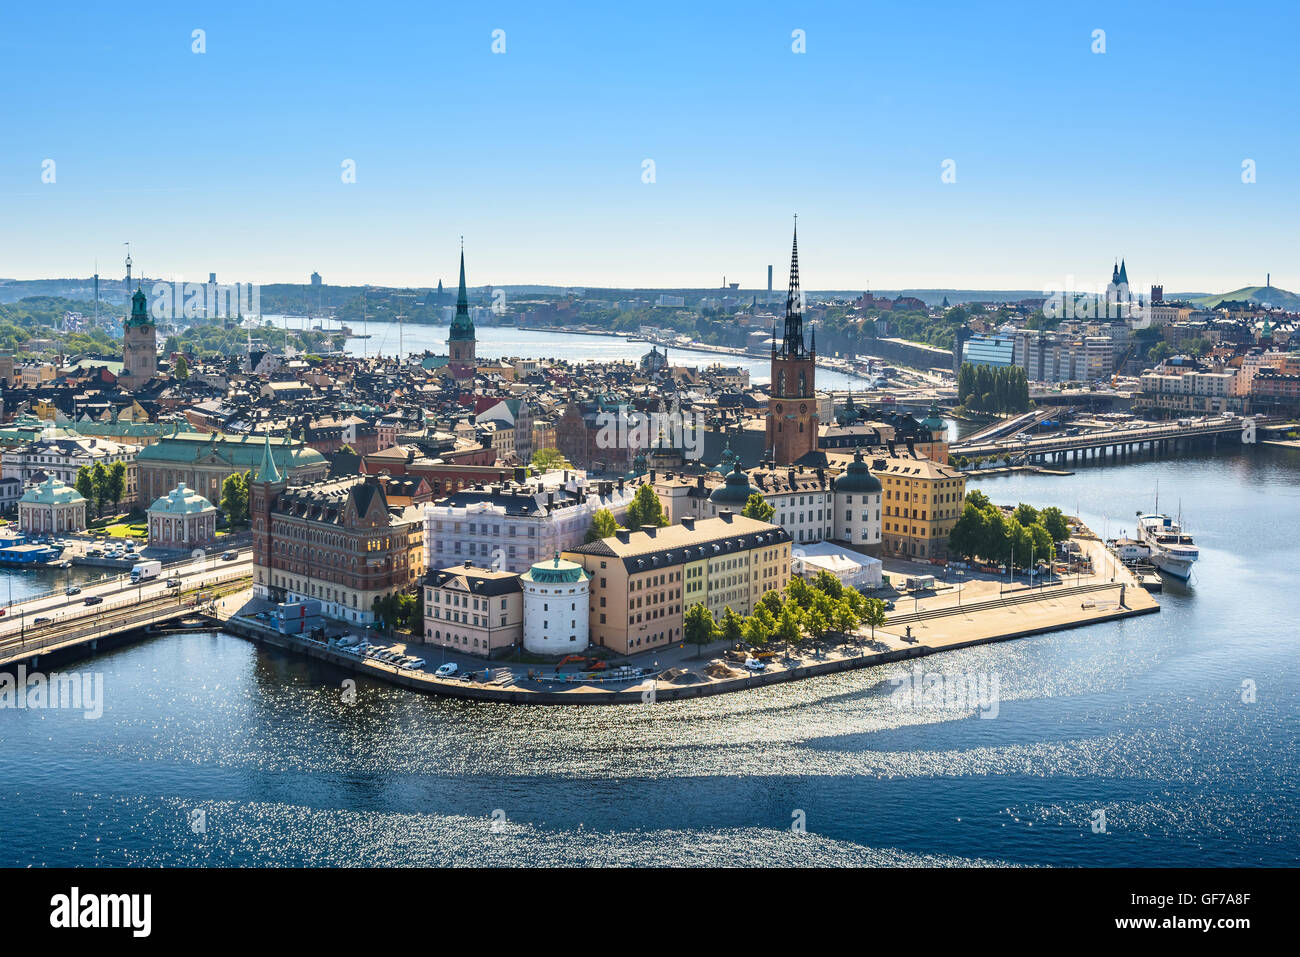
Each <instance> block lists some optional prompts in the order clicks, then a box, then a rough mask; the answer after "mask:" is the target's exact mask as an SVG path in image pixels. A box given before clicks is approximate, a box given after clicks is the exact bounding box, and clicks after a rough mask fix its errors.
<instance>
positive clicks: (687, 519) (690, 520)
mask: <svg viewBox="0 0 1300 957" xmlns="http://www.w3.org/2000/svg"><path fill="white" fill-rule="evenodd" d="M682 528H684V529H686V530H687V531H691V532H693V531H695V516H694V515H686V516H684V517H683V518H682Z"/></svg>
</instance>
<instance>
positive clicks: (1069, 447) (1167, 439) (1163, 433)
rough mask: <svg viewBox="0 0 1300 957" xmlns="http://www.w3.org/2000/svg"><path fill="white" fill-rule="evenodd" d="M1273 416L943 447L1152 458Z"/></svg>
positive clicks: (1017, 456) (1030, 456) (1042, 455)
mask: <svg viewBox="0 0 1300 957" xmlns="http://www.w3.org/2000/svg"><path fill="white" fill-rule="evenodd" d="M1280 421H1282V420H1281V419H1278V418H1276V417H1275V418H1270V417H1268V416H1253V417H1251V416H1248V417H1246V418H1226V417H1218V418H1211V419H1196V420H1191V421H1185V420H1180V421H1179V422H1175V423H1167V424H1165V423H1162V424H1158V425H1138V426H1136V427H1134V426H1129V427H1117V428H1113V429H1099V430H1094V431H1091V432H1080V433H1079V434H1078V435H1055V436H1046V437H1044V438H1039V439H1028V438H1026V439H1023V440H1022V441H1009V440H1003V441H989V440H987V439H984V440H978V439H977V440H976V441H974V442H971V441H962V442H955V443H953V444H952V445H951V446H949V451H950V452H951V453H952V454H953V455H961V456H964V457H967V458H990V457H992V458H1011V459H1014V460H1018V461H1025V462H1043V463H1045V462H1049V461H1052V462H1065V461H1067V460H1069V459H1070V457H1071V456H1073V461H1076V462H1078V461H1081V460H1083V459H1086V458H1088V456H1089V455H1091V456H1092V457H1093V458H1095V459H1097V460H1099V461H1105V459H1106V458H1107V457H1108V456H1110V457H1116V456H1119V457H1125V456H1129V455H1133V454H1141V453H1142V452H1143V451H1146V452H1149V454H1150V455H1151V456H1152V457H1154V456H1156V455H1157V454H1163V453H1167V452H1170V451H1174V452H1177V451H1178V449H1179V447H1180V445H1182V446H1190V445H1193V444H1206V443H1208V444H1217V442H1218V440H1219V439H1220V438H1225V439H1236V438H1239V437H1240V436H1241V434H1242V432H1243V430H1248V429H1249V430H1257V429H1263V428H1267V427H1268V426H1270V425H1273V424H1275V423H1276V422H1280Z"/></svg>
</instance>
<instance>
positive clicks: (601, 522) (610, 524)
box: [585, 508, 618, 543]
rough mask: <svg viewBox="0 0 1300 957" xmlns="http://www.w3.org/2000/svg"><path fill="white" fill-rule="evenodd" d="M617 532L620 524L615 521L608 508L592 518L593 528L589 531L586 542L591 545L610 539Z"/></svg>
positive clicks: (599, 510) (599, 511)
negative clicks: (591, 543)
mask: <svg viewBox="0 0 1300 957" xmlns="http://www.w3.org/2000/svg"><path fill="white" fill-rule="evenodd" d="M617 531H618V522H617V521H615V519H614V513H613V512H611V511H610V510H609V509H607V508H602V509H598V510H597V511H596V514H595V515H593V516H591V527H590V528H588V529H587V537H586V539H585V541H586V542H588V543H590V542H595V541H599V540H600V539H602V538H609V537H610V536H611V535H613V534H614V533H615V532H617Z"/></svg>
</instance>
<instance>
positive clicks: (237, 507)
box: [221, 472, 248, 525]
mask: <svg viewBox="0 0 1300 957" xmlns="http://www.w3.org/2000/svg"><path fill="white" fill-rule="evenodd" d="M221 507H222V509H224V510H225V513H226V520H227V521H228V522H230V524H232V525H238V524H240V523H241V522H243V521H244V520H245V519H246V518H247V517H248V483H247V481H246V480H245V479H244V475H243V473H241V472H235V473H234V474H232V475H228V476H226V480H225V481H224V482H222V483H221Z"/></svg>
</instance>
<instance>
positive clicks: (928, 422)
mask: <svg viewBox="0 0 1300 957" xmlns="http://www.w3.org/2000/svg"><path fill="white" fill-rule="evenodd" d="M921 428H923V429H925V430H926V431H927V432H947V431H948V423H946V422H944V421H943V419H942V418H941V417H940V416H939V404H938V403H937V402H931V403H930V414H929V415H927V416H926V417H925V418H924V419H922V420H921Z"/></svg>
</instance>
